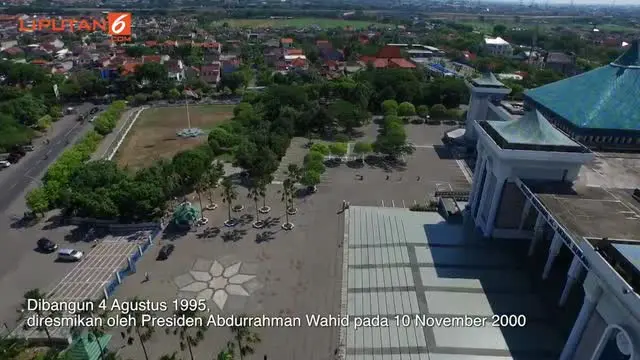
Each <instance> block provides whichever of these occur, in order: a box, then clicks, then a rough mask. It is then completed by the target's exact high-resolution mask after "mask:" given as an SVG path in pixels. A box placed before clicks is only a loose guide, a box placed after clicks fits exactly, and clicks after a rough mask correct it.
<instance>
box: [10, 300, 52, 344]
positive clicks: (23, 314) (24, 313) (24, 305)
mask: <svg viewBox="0 0 640 360" xmlns="http://www.w3.org/2000/svg"><path fill="white" fill-rule="evenodd" d="M23 298H24V301H23V302H22V304H21V305H20V310H19V312H20V313H21V317H23V318H24V317H26V316H28V312H29V310H28V309H29V301H33V300H35V301H43V300H45V299H46V298H47V296H46V295H45V294H44V293H43V292H42V291H40V289H32V290H29V291H27V292H26V293H24V295H23ZM33 313H35V314H36V315H38V317H39V318H43V317H55V316H56V314H57V312H56V313H49V312H45V311H43V310H42V309H41V308H40V307H39V306H37V307H36V309H35V310H33ZM58 315H59V314H58ZM22 327H23V329H24V330H29V329H30V327H29V326H28V325H27V322H26V321H25V322H24V325H23V326H22ZM35 329H36V330H38V331H44V333H45V334H46V335H47V341H48V342H49V345H51V346H53V340H52V339H51V332H50V331H49V327H48V326H47V325H45V324H44V323H43V322H41V323H40V325H38V326H36V327H35Z"/></svg>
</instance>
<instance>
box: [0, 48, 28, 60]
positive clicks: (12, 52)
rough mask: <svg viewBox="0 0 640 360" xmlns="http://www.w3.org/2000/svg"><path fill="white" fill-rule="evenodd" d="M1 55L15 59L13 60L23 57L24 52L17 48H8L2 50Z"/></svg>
mask: <svg viewBox="0 0 640 360" xmlns="http://www.w3.org/2000/svg"><path fill="white" fill-rule="evenodd" d="M1 54H2V56H3V57H7V58H11V59H15V58H19V57H24V50H22V49H21V48H19V47H16V46H14V47H10V48H7V49H4V50H2V53H1Z"/></svg>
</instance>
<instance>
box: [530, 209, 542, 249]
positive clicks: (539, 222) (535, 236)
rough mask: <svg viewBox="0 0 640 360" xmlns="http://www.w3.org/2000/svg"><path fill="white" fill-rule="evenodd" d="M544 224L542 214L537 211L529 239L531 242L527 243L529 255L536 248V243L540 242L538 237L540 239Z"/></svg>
mask: <svg viewBox="0 0 640 360" xmlns="http://www.w3.org/2000/svg"><path fill="white" fill-rule="evenodd" d="M544 224H545V220H544V216H543V215H542V213H540V212H539V213H538V217H537V218H536V225H535V226H534V227H533V239H531V244H530V245H529V253H528V255H529V256H532V255H533V252H534V251H535V250H536V245H537V244H538V243H539V242H540V239H542V235H543V231H544Z"/></svg>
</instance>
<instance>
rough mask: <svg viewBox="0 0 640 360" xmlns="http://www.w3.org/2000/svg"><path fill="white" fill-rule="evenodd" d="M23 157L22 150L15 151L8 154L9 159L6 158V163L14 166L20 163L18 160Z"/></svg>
mask: <svg viewBox="0 0 640 360" xmlns="http://www.w3.org/2000/svg"><path fill="white" fill-rule="evenodd" d="M24 156H25V152H24V150H21V151H15V152H12V153H11V154H9V157H8V158H7V161H9V162H10V163H12V164H15V163H17V162H18V161H20V159H22V158H23V157H24Z"/></svg>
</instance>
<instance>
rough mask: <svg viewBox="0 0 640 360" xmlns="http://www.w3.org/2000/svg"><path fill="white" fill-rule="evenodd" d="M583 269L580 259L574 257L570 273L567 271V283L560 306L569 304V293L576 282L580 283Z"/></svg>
mask: <svg viewBox="0 0 640 360" xmlns="http://www.w3.org/2000/svg"><path fill="white" fill-rule="evenodd" d="M583 269H584V267H583V266H582V263H581V262H580V259H579V258H578V257H577V256H576V255H574V256H573V260H571V266H570V267H569V271H567V282H566V283H565V284H564V289H563V290H562V295H561V296H560V301H559V302H558V306H564V304H565V303H566V302H567V298H568V297H569V292H571V287H572V286H573V284H575V283H576V281H578V278H579V277H580V275H581V274H582V270H583Z"/></svg>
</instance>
